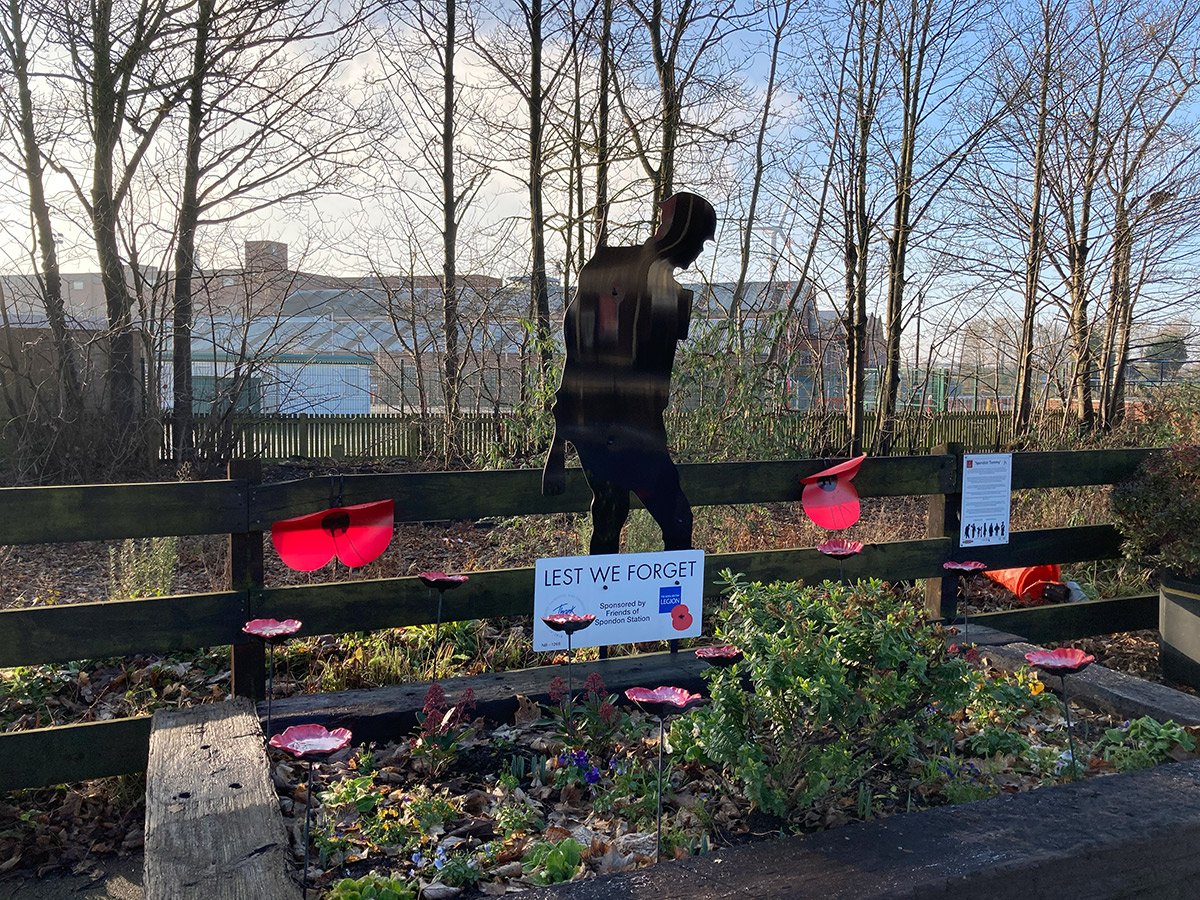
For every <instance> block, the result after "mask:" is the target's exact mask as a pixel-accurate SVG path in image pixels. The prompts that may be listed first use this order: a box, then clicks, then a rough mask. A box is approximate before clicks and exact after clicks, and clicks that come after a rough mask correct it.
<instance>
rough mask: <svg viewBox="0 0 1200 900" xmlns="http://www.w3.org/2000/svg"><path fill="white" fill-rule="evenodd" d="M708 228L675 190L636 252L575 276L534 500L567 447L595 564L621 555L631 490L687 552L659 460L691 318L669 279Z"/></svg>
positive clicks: (616, 253)
mask: <svg viewBox="0 0 1200 900" xmlns="http://www.w3.org/2000/svg"><path fill="white" fill-rule="evenodd" d="M716 230H717V216H716V212H715V211H714V210H713V207H712V205H711V204H710V203H709V202H708V201H707V200H705V199H704V198H703V197H700V196H697V195H696V194H689V193H678V194H675V195H673V196H672V197H670V198H668V199H667V200H666V201H665V202H664V203H663V204H662V224H661V225H660V226H659V228H658V230H657V231H656V232H655V233H654V234H653V235H652V236H651V237H650V238H649V239H648V240H647V241H646V242H645V243H644V244H641V245H640V246H635V247H600V248H599V249H597V250H596V253H595V255H594V256H593V257H592V258H591V259H590V260H588V262H587V263H586V264H585V265H584V266H583V268H582V269H581V270H580V273H579V289H578V291H577V292H576V295H575V297H574V298H573V299H572V300H571V302H570V303H569V304H568V306H567V311H566V317H565V324H564V344H565V348H566V362H565V364H564V366H563V373H562V382H561V383H560V385H559V388H558V391H557V392H556V393H555V402H554V426H555V428H554V440H553V442H552V444H551V447H550V453H549V455H548V456H547V458H546V465H545V468H544V470H543V472H542V493H544V494H558V493H561V492H562V491H563V490H564V488H565V485H566V468H565V466H566V443H567V442H568V441H569V442H570V443H571V444H572V445H573V446H574V447H575V451H576V452H577V453H578V454H579V459H580V462H581V463H582V465H583V473H584V476H585V477H586V478H587V482H588V487H590V488H591V491H592V539H591V545H590V548H589V549H590V552H591V553H592V554H593V555H601V554H609V553H616V552H618V550H619V549H620V540H621V526H622V525H624V524H625V520H626V519H627V518H628V516H629V505H630V499H629V495H630V494H631V493H632V494H634V495H636V496H637V497H638V499H639V500H641V502H642V504H643V505H644V506H645V507H646V509H647V510H648V511H649V513H650V515H651V516H653V517H654V521H655V522H656V523H657V524H658V526H659V528H660V529H662V536H663V547H664V549H665V550H686V549H690V548H691V546H692V508H691V505H690V504H689V503H688V499H687V497H685V496H684V493H683V490H682V489H681V488H680V485H679V472H678V471H677V470H676V468H675V464H674V462H673V461H672V460H671V456H670V454H669V453H668V452H667V431H666V427H665V426H664V424H663V412H664V411H665V410H666V408H667V398H668V395H669V393H670V388H671V367H672V366H673V365H674V362H675V347H676V345H677V344H678V343H679V341H681V340H683V339H685V338H686V337H687V334H688V325H689V323H690V320H691V314H692V300H693V297H692V292H691V291H687V290H684V289H683V288H681V287H680V286H679V284H678V283H677V282H676V281H675V278H674V273H675V270H676V269H680V268H687V267H688V266H690V265H691V264H692V263H693V262H695V261H696V258H697V257H698V256H699V255H700V251H701V250H702V249H703V248H704V242H705V241H708V240H711V239H712V238H713V236H714V235H715V234H716Z"/></svg>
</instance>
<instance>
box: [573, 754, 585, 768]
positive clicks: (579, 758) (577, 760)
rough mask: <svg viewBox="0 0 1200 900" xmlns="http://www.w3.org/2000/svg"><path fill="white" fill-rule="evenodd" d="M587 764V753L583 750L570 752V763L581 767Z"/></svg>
mask: <svg viewBox="0 0 1200 900" xmlns="http://www.w3.org/2000/svg"><path fill="white" fill-rule="evenodd" d="M587 764H588V755H587V752H586V751H584V750H576V751H575V752H574V753H572V754H571V765H573V766H578V767H579V768H581V769H586V768H587Z"/></svg>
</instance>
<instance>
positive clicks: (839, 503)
mask: <svg viewBox="0 0 1200 900" xmlns="http://www.w3.org/2000/svg"><path fill="white" fill-rule="evenodd" d="M866 458H867V455H866V454H865V453H864V454H863V455H862V456H856V457H854V459H850V460H847V461H846V462H844V463H838V464H837V465H836V466H831V467H829V468H828V469H824V470H823V471H820V472H817V473H816V474H815V475H809V476H808V477H807V478H801V479H800V483H801V484H803V485H804V490H803V491H801V493H800V503H801V505H803V507H804V512H805V513H806V514H807V515H808V517H809V518H810V519H812V520H813V522H815V523H816V524H817V525H819V526H820V527H821V528H826V529H829V530H830V531H836V530H838V529H841V528H849V527H850V526H851V525H853V524H854V523H855V522H857V521H858V516H859V513H860V509H859V505H858V491H857V490H855V488H854V485H853V484H851V482H852V481H853V480H854V476H855V475H857V474H858V468H859V466H861V465H862V462H863V460H864V459H866Z"/></svg>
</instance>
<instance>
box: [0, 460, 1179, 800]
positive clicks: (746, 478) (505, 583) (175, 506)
mask: <svg viewBox="0 0 1200 900" xmlns="http://www.w3.org/2000/svg"><path fill="white" fill-rule="evenodd" d="M1149 452H1153V451H1147V450H1138V449H1134V450H1095V451H1075V452H1048V453H1018V454H1015V455H1014V458H1013V476H1012V486H1013V488H1014V489H1044V488H1055V487H1063V486H1075V485H1104V484H1111V483H1113V482H1115V481H1118V480H1121V479H1123V478H1125V477H1127V476H1129V475H1130V474H1131V473H1132V472H1133V471H1134V470H1135V469H1136V467H1137V466H1138V464H1139V463H1140V462H1141V461H1142V459H1144V458H1145V456H1146V454H1147V453H1149ZM960 454H961V448H953V449H952V450H945V451H944V452H939V453H937V454H933V455H928V456H898V457H888V458H870V459H868V460H866V462H864V464H863V466H862V469H861V471H860V472H859V475H858V477H857V479H856V481H855V484H856V485H857V487H858V490H859V492H860V494H862V495H863V496H866V497H896V496H910V495H915V496H923V497H926V498H927V500H928V504H929V513H930V514H929V532H928V536H927V537H926V538H924V539H922V540H913V541H894V542H888V543H880V544H875V545H871V546H869V547H868V548H867V549H866V550H865V551H864V552H863V553H862V554H861V555H859V556H856V557H854V558H852V559H849V560H846V561H844V562H838V561H834V560H831V559H829V558H827V557H825V556H822V555H821V554H819V553H817V552H816V551H815V550H813V549H810V548H798V547H790V548H779V549H776V550H770V551H763V552H756V553H725V554H712V555H710V556H708V557H707V559H706V565H705V578H706V581H707V583H708V584H709V585H710V586H711V587H713V589H714V590H715V586H716V583H717V579H718V573H719V572H720V571H721V570H723V569H730V570H733V571H736V572H741V573H744V574H745V575H746V576H747V577H750V578H753V579H759V580H764V581H767V580H774V579H788V580H792V579H805V580H808V581H812V580H817V579H823V578H836V577H839V576H843V577H846V578H860V577H868V576H873V577H881V578H887V579H926V594H927V605H928V606H929V608H930V610H931V612H932V613H933V614H934V615H938V616H943V617H946V616H950V615H953V613H954V598H955V586H956V584H957V581H956V580H955V579H946V578H943V576H944V574H945V573H944V571H943V569H942V563H943V562H945V561H946V560H948V559H951V558H954V557H955V556H956V554H957V552H958V547H957V532H958V527H957V517H958V510H959V504H960V500H961V495H960V491H961V471H962V463H961V455H960ZM826 464H827V461H818V460H811V459H805V460H779V461H760V462H732V463H703V464H690V465H683V466H681V467H680V471H681V476H682V480H683V486H684V489H685V491H686V492H687V495H688V496H689V498H690V499H691V501H692V503H693V505H695V506H709V505H719V504H746V503H767V502H797V501H798V499H799V494H800V482H799V479H800V478H801V477H803V476H806V475H810V474H812V473H814V472H816V471H819V470H820V469H821V468H823V467H824V466H825V465H826ZM258 470H259V467H258V465H257V464H255V463H234V464H232V465H231V470H230V473H229V475H230V477H229V478H226V479H223V480H219V481H202V482H170V483H152V484H121V485H87V486H76V487H35V488H5V489H0V509H3V510H4V511H5V515H4V516H0V545H3V544H35V543H55V542H68V541H97V540H113V539H123V538H144V537H153V536H162V535H225V536H226V537H227V540H228V542H229V550H230V573H229V580H228V583H227V585H226V587H225V589H224V590H220V591H212V592H207V593H201V594H188V595H181V596H170V597H158V598H146V599H135V600H125V601H111V602H103V601H100V602H92V603H81V604H72V605H62V606H49V607H39V608H32V609H11V610H5V611H2V612H0V668H11V667H14V666H30V665H38V664H52V663H65V662H68V661H72V660H85V659H95V658H106V657H122V656H131V655H134V654H162V653H171V652H179V651H190V650H195V649H198V648H205V647H213V646H220V645H232V648H233V650H232V660H233V661H232V666H233V668H232V682H233V683H232V689H233V691H234V692H235V693H237V694H240V695H246V696H254V697H261V696H262V693H263V670H264V661H263V651H262V647H261V645H258V644H256V643H247V642H246V641H247V638H246V635H244V634H242V632H241V627H242V625H243V624H244V623H245V622H246V621H247V620H248V619H250V618H254V617H259V616H272V617H277V618H287V617H295V618H298V619H301V620H302V621H303V622H304V625H305V629H304V630H305V633H306V634H340V633H345V632H360V631H373V630H377V629H383V628H392V627H398V626H408V625H418V624H426V623H430V622H432V619H433V615H434V608H433V606H432V605H431V604H430V603H429V600H428V592H427V590H426V589H425V588H424V586H423V585H422V584H421V583H420V581H419V580H418V579H416V578H386V579H377V580H366V581H351V582H333V583H328V584H317V585H304V586H290V587H280V586H273V585H268V584H266V583H265V581H264V577H263V548H264V540H263V535H264V532H266V531H269V529H270V526H271V523H272V522H274V521H277V520H279V519H283V518H287V517H291V516H295V515H300V514H303V513H309V512H313V511H315V510H320V509H324V508H327V507H328V505H329V504H330V502H331V499H332V498H333V496H334V495H335V494H340V496H341V499H342V502H344V503H347V504H352V503H362V502H367V501H372V500H380V499H384V498H389V497H390V498H392V499H394V500H395V501H396V512H397V519H398V520H399V521H401V522H420V521H435V520H456V519H457V520H475V519H480V518H483V517H492V516H520V515H537V514H547V513H562V512H583V511H586V510H587V508H588V505H589V502H590V499H591V495H590V493H589V492H588V490H587V487H586V485H585V483H584V480H583V477H582V474H581V473H580V472H579V471H578V470H575V469H573V470H570V471H569V472H568V483H567V491H566V492H565V493H564V494H562V495H560V496H555V497H544V496H542V495H541V492H540V490H539V485H540V474H541V473H540V472H539V471H537V470H534V469H510V470H504V471H472V472H421V473H405V474H376V475H355V476H346V477H345V478H342V479H339V480H337V481H336V482H335V481H331V479H330V478H327V477H321V478H306V479H301V480H296V481H288V482H280V483H273V484H272V483H260V482H259V481H258V474H257V473H258ZM1119 549H1120V539H1119V536H1118V534H1117V532H1116V530H1115V529H1114V528H1113V527H1112V526H1110V525H1089V526H1079V527H1074V528H1048V529H1036V530H1031V531H1018V532H1014V533H1013V534H1012V535H1011V537H1010V541H1009V543H1008V544H1007V545H1006V546H1001V547H991V548H988V549H987V552H986V555H985V556H984V558H985V559H986V561H987V562H988V563H989V564H991V565H992V566H995V567H997V568H1000V567H1009V566H1024V565H1037V564H1042V563H1071V562H1079V561H1084V560H1095V559H1108V558H1113V557H1115V556H1117V555H1118V553H1119ZM976 552H978V551H976ZM533 584H534V575H533V569H531V568H516V569H501V570H493V571H486V572H475V573H472V577H471V580H470V582H469V583H468V584H467V585H465V586H464V587H463V588H462V589H461V590H459V591H456V592H455V596H454V603H453V604H448V605H447V610H446V611H447V618H448V619H459V620H462V619H485V618H489V617H497V616H516V615H528V614H529V613H530V612H531V610H532V594H533ZM1157 615H1158V605H1157V599H1156V598H1152V597H1128V598H1119V599H1112V600H1101V601H1094V602H1087V603H1076V604H1066V605H1062V606H1049V607H1041V608H1034V609H1028V610H1019V611H1013V612H1006V613H999V614H992V615H990V616H981V617H978V618H977V619H973V621H976V620H978V621H980V623H981V624H983V622H985V621H986V623H987V624H989V625H991V626H993V627H998V628H1001V629H1003V630H1006V631H1010V632H1013V633H1016V634H1021V635H1024V636H1025V637H1027V638H1029V639H1031V640H1035V641H1038V640H1052V639H1067V638H1071V637H1080V636H1083V635H1089V634H1103V633H1108V632H1113V631H1125V630H1130V629H1134V628H1153V627H1155V626H1156V624H1157ZM149 730H150V718H149V716H138V717H132V718H126V719H117V720H114V721H107V722H89V723H86V724H78V725H69V726H61V727H51V728H39V729H34V730H28V731H17V732H10V733H5V734H0V790H9V789H13V788H20V787H32V786H37V785H46V784H57V783H61V782H70V781H78V780H82V779H87V778H96V777H101V776H108V775H118V774H124V773H130V772H136V771H140V770H142V769H144V767H145V765H146V759H147V747H148V739H149Z"/></svg>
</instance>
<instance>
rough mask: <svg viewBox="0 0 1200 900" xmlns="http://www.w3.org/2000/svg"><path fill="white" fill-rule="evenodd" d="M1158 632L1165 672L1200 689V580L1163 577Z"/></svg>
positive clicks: (1160, 584)
mask: <svg viewBox="0 0 1200 900" xmlns="http://www.w3.org/2000/svg"><path fill="white" fill-rule="evenodd" d="M1158 631H1159V634H1160V635H1161V637H1160V639H1159V653H1160V656H1161V659H1162V670H1163V674H1164V675H1166V676H1167V677H1168V678H1170V679H1171V680H1173V681H1178V682H1180V683H1181V684H1186V685H1190V686H1191V687H1194V688H1200V581H1194V580H1190V581H1189V580H1184V579H1180V578H1176V577H1174V576H1172V575H1163V576H1162V578H1161V579H1160V581H1159V586H1158Z"/></svg>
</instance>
